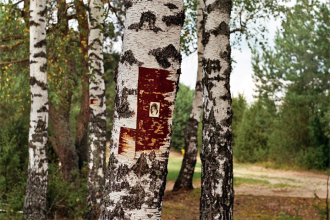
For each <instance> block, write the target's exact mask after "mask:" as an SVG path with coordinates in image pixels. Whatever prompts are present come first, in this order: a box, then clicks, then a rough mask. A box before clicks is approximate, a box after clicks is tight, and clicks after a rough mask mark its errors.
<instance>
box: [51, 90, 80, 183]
mask: <svg viewBox="0 0 330 220" xmlns="http://www.w3.org/2000/svg"><path fill="white" fill-rule="evenodd" d="M64 92H65V90H64ZM71 95H72V94H71V93H69V95H68V97H67V102H66V103H63V105H61V106H59V107H58V109H56V108H55V107H54V106H53V105H52V104H51V103H50V106H49V116H50V119H51V121H52V126H53V130H54V133H55V137H49V139H50V141H51V143H52V146H53V148H54V151H55V153H56V155H57V156H58V157H59V158H60V161H61V169H62V172H63V177H64V179H65V180H67V181H73V180H74V179H75V177H74V176H72V174H71V172H72V171H73V170H75V169H78V155H77V152H76V148H75V146H74V143H73V141H72V135H71V131H70V126H69V117H70V106H71Z"/></svg>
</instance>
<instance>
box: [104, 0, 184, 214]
mask: <svg viewBox="0 0 330 220" xmlns="http://www.w3.org/2000/svg"><path fill="white" fill-rule="evenodd" d="M125 6H126V9H127V11H126V24H125V34H124V40H123V47H122V56H121V60H120V63H119V67H118V73H117V74H116V81H117V84H116V98H115V113H114V121H113V128H112V139H111V149H110V158H109V167H108V172H107V174H106V181H105V189H104V192H103V198H102V202H101V215H100V219H131V220H133V219H161V210H162V200H163V196H164V190H165V185H166V175H167V161H168V156H169V148H170V142H171V127H172V115H173V110H174V101H175V97H176V92H177V86H178V79H179V74H180V63H181V55H180V52H179V41H180V31H181V27H182V25H183V21H184V9H183V1H182V0H170V1H169V0H159V1H149V0H139V1H138V0H131V1H129V0H128V1H126V2H125Z"/></svg>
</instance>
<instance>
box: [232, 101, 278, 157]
mask: <svg viewBox="0 0 330 220" xmlns="http://www.w3.org/2000/svg"><path fill="white" fill-rule="evenodd" d="M242 116H243V117H242V119H241V120H242V121H241V122H240V123H238V125H237V127H236V128H235V129H236V130H235V135H236V137H237V138H236V140H235V147H234V155H235V158H236V159H237V161H238V162H256V161H262V160H265V159H267V156H268V138H269V136H270V134H271V133H272V130H273V127H274V126H273V124H272V123H273V120H274V115H272V114H271V113H270V112H269V111H267V108H266V107H265V106H264V105H263V103H262V100H260V99H259V100H258V101H256V102H254V103H253V104H252V105H251V106H250V107H249V108H248V109H246V110H245V111H244V114H243V115H242Z"/></svg>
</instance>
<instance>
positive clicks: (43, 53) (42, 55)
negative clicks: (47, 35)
mask: <svg viewBox="0 0 330 220" xmlns="http://www.w3.org/2000/svg"><path fill="white" fill-rule="evenodd" d="M33 57H34V58H37V57H43V58H47V55H46V53H45V52H43V51H41V52H40V53H35V54H34V55H33Z"/></svg>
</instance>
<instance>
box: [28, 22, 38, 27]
mask: <svg viewBox="0 0 330 220" xmlns="http://www.w3.org/2000/svg"><path fill="white" fill-rule="evenodd" d="M31 26H36V27H38V26H40V24H39V23H37V22H35V21H30V27H31Z"/></svg>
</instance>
